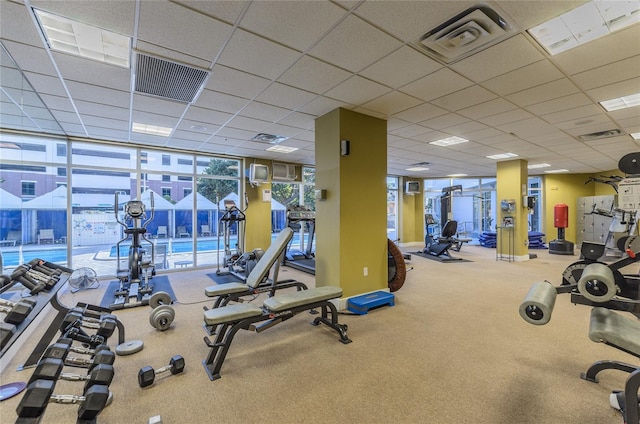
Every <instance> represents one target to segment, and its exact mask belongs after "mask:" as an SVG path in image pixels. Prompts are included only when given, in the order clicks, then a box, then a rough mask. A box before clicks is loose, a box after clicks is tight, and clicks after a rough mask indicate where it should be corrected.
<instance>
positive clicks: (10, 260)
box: [2, 248, 67, 267]
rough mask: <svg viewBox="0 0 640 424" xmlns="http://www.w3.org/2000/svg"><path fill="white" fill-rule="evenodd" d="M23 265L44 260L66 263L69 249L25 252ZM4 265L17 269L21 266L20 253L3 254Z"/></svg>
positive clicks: (23, 253)
mask: <svg viewBox="0 0 640 424" xmlns="http://www.w3.org/2000/svg"><path fill="white" fill-rule="evenodd" d="M22 258H23V263H27V262H29V261H31V260H32V259H43V260H45V261H48V262H56V263H64V262H67V249H66V248H59V249H40V250H25V251H23V252H22ZM2 263H3V265H4V266H5V267H15V266H18V265H19V264H20V252H19V251H17V250H16V251H11V252H2Z"/></svg>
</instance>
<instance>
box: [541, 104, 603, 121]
mask: <svg viewBox="0 0 640 424" xmlns="http://www.w3.org/2000/svg"><path fill="white" fill-rule="evenodd" d="M599 113H602V108H601V107H598V106H595V105H593V104H587V105H586V106H579V107H574V108H570V109H567V108H564V110H559V111H553V112H550V113H546V111H545V113H542V114H540V116H541V117H542V118H543V119H544V120H545V121H547V122H549V123H550V124H557V123H559V122H564V121H575V120H577V119H587V118H589V117H591V116H593V115H598V114H599Z"/></svg>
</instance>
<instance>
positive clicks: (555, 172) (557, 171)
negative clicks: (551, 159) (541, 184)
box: [544, 169, 569, 174]
mask: <svg viewBox="0 0 640 424" xmlns="http://www.w3.org/2000/svg"><path fill="white" fill-rule="evenodd" d="M544 172H546V173H547V174H559V173H561V172H569V170H568V169H552V170H551V171H544Z"/></svg>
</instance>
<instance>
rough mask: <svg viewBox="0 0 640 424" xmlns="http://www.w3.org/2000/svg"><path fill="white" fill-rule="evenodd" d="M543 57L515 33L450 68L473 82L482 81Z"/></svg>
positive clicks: (522, 37) (521, 36)
mask: <svg viewBox="0 0 640 424" xmlns="http://www.w3.org/2000/svg"><path fill="white" fill-rule="evenodd" d="M542 58H544V56H542V53H540V51H538V50H537V49H536V48H535V47H534V46H533V45H532V44H531V43H530V42H529V41H528V40H527V39H526V38H525V37H524V36H523V35H515V36H513V37H511V38H509V39H508V40H505V41H502V42H500V43H498V44H496V45H493V46H491V47H489V48H488V49H485V50H483V51H481V52H479V53H476V54H474V55H472V56H469V57H468V58H466V59H462V60H461V61H459V62H457V63H454V64H453V65H451V68H452V69H453V70H455V71H457V72H458V73H460V74H462V75H464V76H465V77H467V78H469V79H470V80H472V81H475V82H482V81H486V80H488V79H491V78H493V77H496V76H498V75H502V74H506V73H507V72H510V71H513V70H514V69H518V68H521V67H523V66H526V65H530V64H532V63H534V62H537V61H539V60H540V59H542Z"/></svg>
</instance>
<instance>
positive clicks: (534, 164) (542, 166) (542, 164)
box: [527, 163, 551, 169]
mask: <svg viewBox="0 0 640 424" xmlns="http://www.w3.org/2000/svg"><path fill="white" fill-rule="evenodd" d="M549 166H551V165H549V164H548V163H532V164H531V165H527V168H529V169H538V168H547V167H549Z"/></svg>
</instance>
